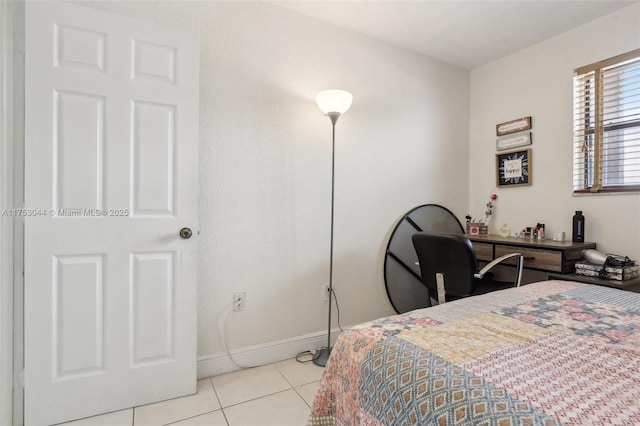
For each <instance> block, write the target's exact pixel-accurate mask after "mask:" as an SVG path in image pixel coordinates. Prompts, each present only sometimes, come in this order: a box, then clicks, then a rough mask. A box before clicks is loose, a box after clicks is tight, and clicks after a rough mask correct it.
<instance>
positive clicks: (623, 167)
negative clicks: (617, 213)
mask: <svg viewBox="0 0 640 426" xmlns="http://www.w3.org/2000/svg"><path fill="white" fill-rule="evenodd" d="M573 100H574V105H573V191H574V192H622V191H640V49H637V50H634V51H632V52H628V53H625V54H623V55H619V56H616V57H614V58H610V59H607V60H604V61H600V62H597V63H595V64H591V65H587V66H585V67H582V68H579V69H577V70H576V73H575V76H574V80H573Z"/></svg>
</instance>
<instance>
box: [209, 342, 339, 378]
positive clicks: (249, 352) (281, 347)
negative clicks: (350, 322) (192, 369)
mask: <svg viewBox="0 0 640 426" xmlns="http://www.w3.org/2000/svg"><path fill="white" fill-rule="evenodd" d="M339 334H340V331H339V330H337V331H336V330H332V331H331V342H332V343H331V344H333V342H335V339H336V338H337V337H338V335H339ZM326 345H327V333H326V332H324V333H322V332H319V333H312V334H306V335H303V336H298V337H292V338H290V339H283V340H277V341H274V342H269V343H265V344H262V345H256V346H248V347H245V348H241V349H234V350H232V351H231V356H232V357H233V361H232V360H231V359H229V357H228V356H227V354H226V353H224V352H219V353H216V354H212V355H205V356H200V357H198V365H197V375H198V379H202V378H204V377H211V376H217V375H220V374H224V373H229V372H232V371H236V370H240V369H241V368H245V367H256V366H259V365H263V364H270V363H273V362H278V361H284V360H285V359H290V358H295V356H296V355H297V354H299V353H300V352H304V351H308V350H311V349H320V348H321V347H323V346H326ZM234 361H235V362H234Z"/></svg>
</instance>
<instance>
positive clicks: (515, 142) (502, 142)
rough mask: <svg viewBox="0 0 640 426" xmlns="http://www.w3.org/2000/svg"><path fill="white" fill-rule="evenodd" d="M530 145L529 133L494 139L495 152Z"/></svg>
mask: <svg viewBox="0 0 640 426" xmlns="http://www.w3.org/2000/svg"><path fill="white" fill-rule="evenodd" d="M527 145H531V132H523V133H518V134H516V135H509V136H502V137H501V138H498V139H496V151H506V150H508V149H513V148H518V147H521V146H527Z"/></svg>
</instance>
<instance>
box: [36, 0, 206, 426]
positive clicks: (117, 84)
mask: <svg viewBox="0 0 640 426" xmlns="http://www.w3.org/2000/svg"><path fill="white" fill-rule="evenodd" d="M198 55H199V48H198V40H197V37H194V36H192V35H189V34H186V33H184V32H181V31H177V30H174V29H171V28H164V27H160V26H156V25H151V24H148V23H142V22H138V21H135V20H132V19H128V18H125V17H120V16H116V15H111V14H106V13H102V12H98V11H95V10H91V9H87V8H83V7H80V6H75V5H69V4H64V3H52V2H26V64H25V65H26V94H25V100H26V111H25V113H26V114H25V121H26V129H25V207H27V208H28V209H30V210H28V211H26V212H25V213H26V215H27V217H26V219H25V236H24V238H25V273H24V274H25V275H24V283H25V424H27V425H40V424H52V423H57V422H62V421H67V420H70V419H75V418H81V417H86V416H90V415H94V414H98V413H103V412H108V411H113V410H118V409H122V408H125V407H131V406H135V405H140V404H145V403H149V402H153V401H158V400H163V399H168V398H173V397H176V396H180V395H185V394H189V393H194V392H195V388H196V376H195V374H196V294H195V291H196V282H195V280H196V275H195V269H196V268H195V260H196V253H195V250H196V235H197V210H196V209H197V206H196V202H197V198H196V197H197V181H198V177H197V170H198V167H197V166H198V157H197V149H198V148H197V140H198ZM31 209H32V210H31ZM183 227H190V228H191V229H192V230H193V234H194V235H193V237H192V238H190V239H185V238H181V237H180V235H179V231H180V229H181V228H183Z"/></svg>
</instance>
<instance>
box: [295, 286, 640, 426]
mask: <svg viewBox="0 0 640 426" xmlns="http://www.w3.org/2000/svg"><path fill="white" fill-rule="evenodd" d="M307 424H308V425H309V426H313V425H442V426H444V425H500V426H507V425H545V426H547V425H580V426H584V425H640V294H636V293H630V292H624V291H621V290H616V289H611V288H606V287H601V286H595V285H588V284H580V283H575V282H566V281H544V282H539V283H533V284H527V285H523V286H522V287H520V288H511V289H507V290H501V291H496V292H493V293H488V294H484V295H481V296H475V297H470V298H466V299H462V300H458V301H454V302H449V303H446V304H443V305H440V306H434V307H431V308H426V309H421V310H416V311H412V312H410V313H407V314H402V315H395V316H390V317H386V318H382V319H379V320H376V321H372V322H369V323H366V324H362V325H359V326H357V327H354V328H353V329H351V330H349V331H347V332H345V333H343V334H342V335H341V336H340V337H339V338H338V341H337V342H336V344H335V346H334V348H333V350H332V353H331V357H330V359H329V362H328V363H327V366H326V367H325V372H324V374H323V376H322V380H321V382H320V388H319V390H318V392H317V394H316V396H315V400H314V403H313V408H312V411H311V415H310V417H309V420H308V422H307Z"/></svg>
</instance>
